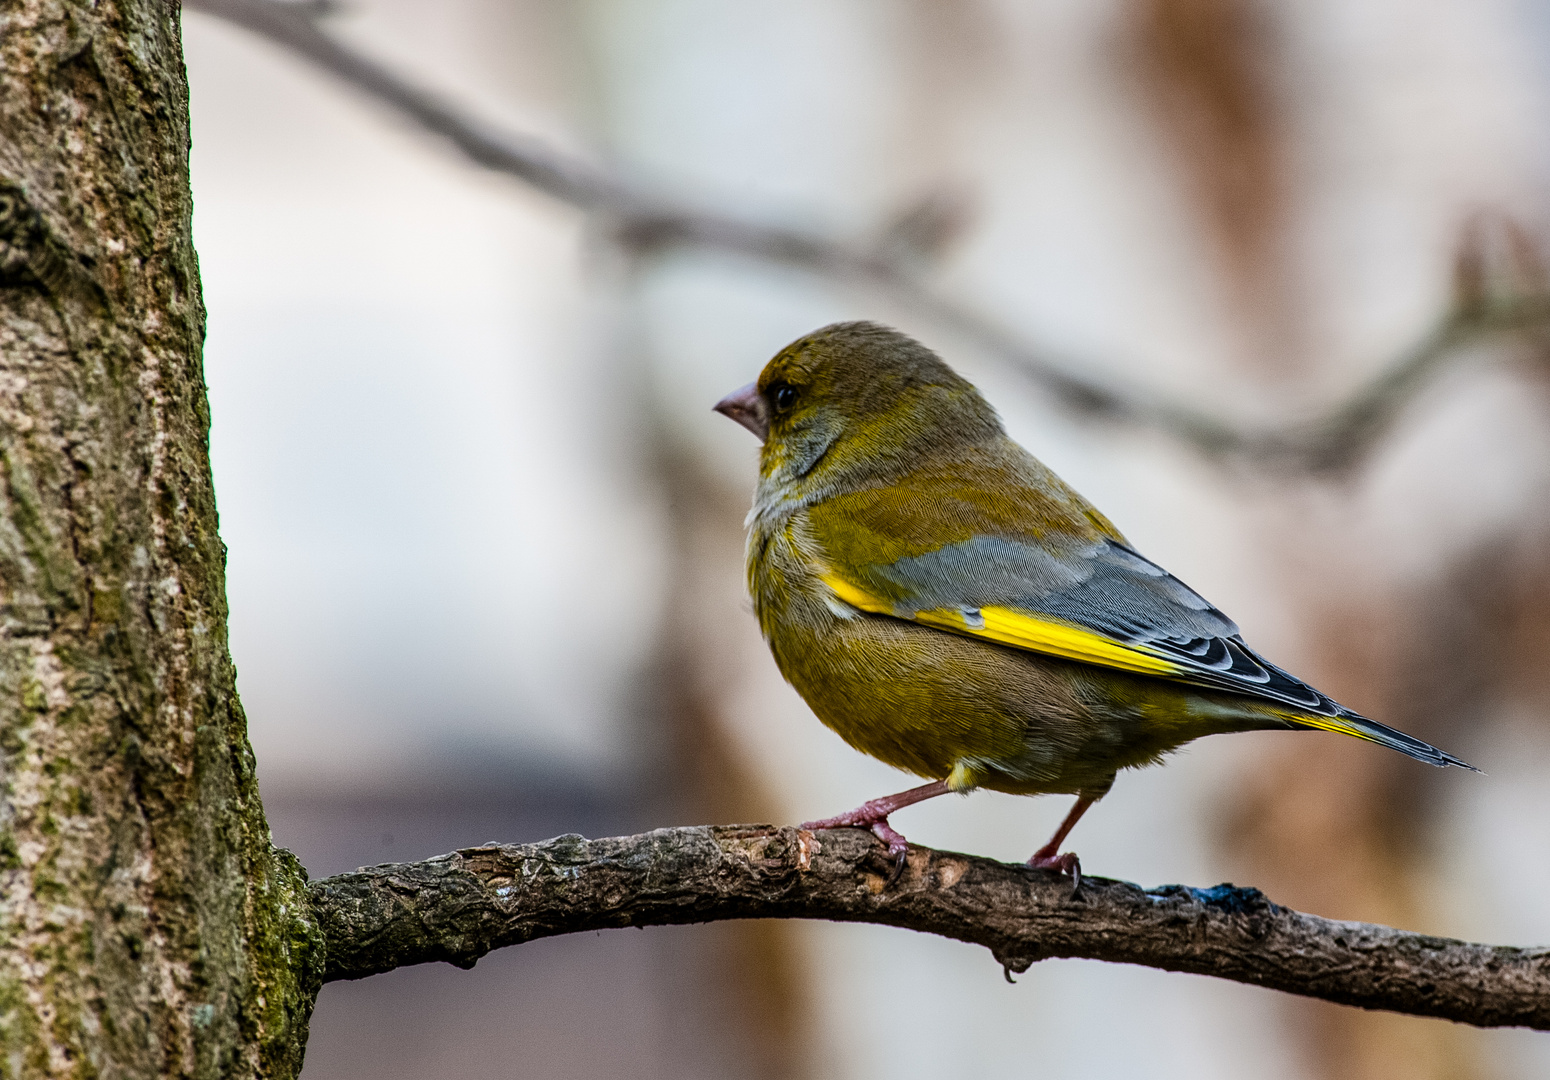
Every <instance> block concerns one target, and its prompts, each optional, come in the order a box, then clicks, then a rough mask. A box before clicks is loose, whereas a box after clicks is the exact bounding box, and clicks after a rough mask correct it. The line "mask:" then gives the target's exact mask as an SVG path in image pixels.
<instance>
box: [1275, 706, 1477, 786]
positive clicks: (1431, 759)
mask: <svg viewBox="0 0 1550 1080" xmlns="http://www.w3.org/2000/svg"><path fill="white" fill-rule="evenodd" d="M1287 719H1288V720H1289V721H1291V723H1292V724H1293V726H1295V727H1301V728H1317V729H1318V730H1320V731H1338V732H1339V733H1340V734H1342V735H1352V736H1355V737H1356V738H1358V739H1365V740H1366V741H1367V742H1373V743H1377V744H1378V745H1380V746H1387V747H1388V748H1389V749H1391V750H1398V751H1399V752H1400V753H1401V754H1406V755H1408V756H1410V757H1413V758H1415V759H1416V760H1417V761H1424V762H1426V763H1427V764H1428V765H1436V766H1437V767H1438V768H1446V767H1447V766H1449V765H1456V766H1458V767H1459V768H1461V769H1468V770H1469V771H1470V772H1479V771H1480V770H1479V769H1477V768H1475V767H1474V766H1473V765H1471V764H1470V763H1469V762H1467V761H1464V760H1462V759H1460V758H1456V757H1454V756H1453V755H1452V754H1449V753H1447V752H1445V751H1442V750H1439V749H1437V748H1436V747H1435V746H1433V745H1432V744H1431V743H1427V742H1422V741H1421V740H1420V739H1417V738H1416V737H1415V736H1413V735H1406V734H1405V733H1404V732H1403V731H1397V730H1395V729H1394V728H1391V727H1388V726H1387V725H1384V724H1380V723H1378V722H1377V721H1376V720H1369V719H1367V718H1366V717H1365V716H1358V715H1357V714H1356V713H1354V712H1351V711H1349V710H1347V709H1341V710H1340V713H1339V714H1338V715H1336V716H1310V715H1308V714H1307V713H1300V714H1297V715H1294V716H1289V717H1287Z"/></svg>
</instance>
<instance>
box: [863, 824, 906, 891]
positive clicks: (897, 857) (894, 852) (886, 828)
mask: <svg viewBox="0 0 1550 1080" xmlns="http://www.w3.org/2000/svg"><path fill="white" fill-rule="evenodd" d="M872 834H873V835H874V836H876V837H877V838H878V839H879V840H881V841H882V842H883V843H885V844H887V845H888V857H889V858H891V859H892V860H893V873H891V874H889V875H888V882H887V884H886V885H885V886H884V888H892V887H893V883H894V882H896V881H898V880H899V878H900V877H901V876H902V875H903V874H904V868H905V867H906V866H908V865H909V861H910V844H909V841H908V840H906V839H904V837H903V836H902V835H901V834H899V833H898V832H896V831H894V829H893V827H892V826H891V825H889V824H888V819H887V818H884V819H883V820H882V821H874V822H873V823H872Z"/></svg>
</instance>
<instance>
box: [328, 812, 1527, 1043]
mask: <svg viewBox="0 0 1550 1080" xmlns="http://www.w3.org/2000/svg"><path fill="white" fill-rule="evenodd" d="M890 869H891V861H890V860H889V859H888V857H887V854H886V851H885V849H884V847H883V845H882V844H881V843H880V842H878V841H875V840H874V839H873V838H872V837H871V836H869V835H868V834H867V833H865V832H863V831H861V830H858V829H835V830H824V831H820V832H816V833H812V832H806V831H803V830H799V829H794V828H775V827H773V826H767V825H750V826H724V827H708V826H700V827H693V828H678V829H659V830H657V831H656V832H650V833H644V834H642V835H639V836H624V837H615V838H613V839H607V840H587V839H584V838H582V837H580V836H561V837H558V838H557V839H554V840H548V841H544V842H543V843H538V844H523V845H488V846H484V847H476V848H465V849H463V850H461V851H456V852H453V853H452V854H450V855H443V856H441V857H440V858H436V859H431V860H429V861H426V862H420V863H398V864H390V865H386V866H374V867H368V868H365V869H362V870H357V871H355V872H353V873H349V874H339V875H336V876H334V877H330V878H325V879H323V880H320V881H317V882H314V883H313V884H312V886H311V894H312V903H313V907H314V911H315V913H316V915H317V918H318V921H319V925H320V926H322V928H323V931H324V934H325V936H326V938H327V941H328V961H327V973H326V975H325V978H326V979H328V980H334V979H359V978H363V977H365V976H367V975H372V974H376V973H378V972H383V971H388V970H391V969H393V968H396V967H403V966H406V965H409V964H422V963H427V962H430V961H438V960H439V961H445V962H447V963H450V964H455V965H457V966H459V967H472V966H473V964H474V963H475V961H477V960H478V959H479V958H480V957H481V956H483V955H484V954H485V953H487V952H489V951H490V950H492V949H497V948H501V947H503V946H506V945H517V944H521V943H522V942H526V941H532V940H533V939H535V938H541V937H551V936H554V935H557V934H568V933H575V932H577V931H583V930H598V929H603V928H607V927H622V926H653V925H662V924H669V923H694V922H709V921H713V920H720V919H754V918H808V919H833V920H838V921H844V922H871V923H879V924H882V925H886V926H897V927H903V928H906V929H910V930H920V931H925V932H928V933H933V934H940V935H942V936H943V937H948V938H954V939H957V940H959V941H966V942H971V943H974V944H978V945H983V946H985V947H986V948H988V949H989V950H990V951H991V953H992V955H993V956H994V957H995V958H996V960H997V961H998V962H999V963H1001V964H1002V965H1003V966H1004V968H1005V969H1006V971H1007V972H1008V977H1009V978H1010V973H1011V972H1020V971H1025V970H1027V969H1028V967H1029V966H1031V965H1032V964H1033V963H1034V962H1035V961H1038V960H1045V959H1049V958H1052V957H1085V958H1088V959H1094V960H1108V961H1115V962H1119V963H1129V964H1142V965H1145V966H1148V967H1155V968H1161V969H1163V970H1166V971H1187V972H1193V973H1195V974H1199V975H1214V976H1217V977H1218V978H1224V979H1231V980H1234V981H1236V982H1243V983H1250V984H1252V985H1255V986H1265V987H1270V988H1272V989H1276V990H1284V991H1287V992H1288V993H1293V994H1302V995H1305V996H1308V997H1316V998H1323V999H1324V1000H1327V1001H1335V1002H1340V1003H1342V1004H1346V1005H1356V1006H1360V1007H1362V1008H1368V1009H1387V1010H1392V1011H1394V1012H1402V1013H1411V1014H1413V1015H1417V1016H1434V1017H1441V1018H1444V1019H1448V1020H1456V1021H1460V1022H1462V1023H1468V1024H1476V1025H1479V1026H1483V1027H1498V1026H1522V1027H1532V1028H1538V1029H1541V1030H1545V1029H1550V948H1511V947H1507V946H1499V945H1473V944H1469V943H1467V942H1462V941H1454V940H1451V939H1448V938H1437V937H1427V936H1424V935H1422V934H1413V933H1408V932H1406V931H1402V930H1394V929H1391V928H1389V927H1386V926H1374V925H1370V924H1367V923H1354V922H1335V921H1333V920H1330V919H1322V918H1319V917H1317V916H1314V915H1304V914H1301V913H1299V912H1296V911H1291V910H1289V909H1287V908H1283V907H1278V906H1277V905H1275V904H1272V903H1271V902H1270V901H1269V900H1267V899H1266V898H1265V897H1264V896H1263V895H1262V894H1260V892H1259V891H1258V890H1256V889H1238V888H1234V887H1233V886H1231V885H1220V886H1217V887H1216V888H1214V889H1190V888H1185V887H1184V886H1180V885H1166V886H1163V887H1161V888H1157V889H1150V890H1143V889H1141V888H1139V887H1138V886H1135V885H1131V884H1128V883H1126V882H1123V881H1111V880H1109V879H1106V878H1092V877H1084V878H1083V879H1082V885H1081V890H1080V893H1079V894H1076V895H1073V892H1072V886H1071V881H1070V879H1069V878H1064V877H1061V876H1059V875H1056V874H1053V873H1050V872H1048V871H1043V870H1031V869H1029V868H1027V867H1024V866H1019V865H1007V864H1004V863H998V862H994V861H992V860H989V859H982V858H976V857H973V856H968V855H958V854H954V853H951V852H945V851H933V850H932V849H930V848H924V847H920V846H918V845H917V846H912V847H911V849H910V854H909V862H908V866H907V867H906V869H905V871H904V873H903V875H902V876H901V877H900V878H899V879H898V880H897V881H896V882H895V883H894V884H892V885H891V886H890V885H888V884H887V880H888V877H889V872H890Z"/></svg>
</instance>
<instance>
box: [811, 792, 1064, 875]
mask: <svg viewBox="0 0 1550 1080" xmlns="http://www.w3.org/2000/svg"><path fill="white" fill-rule="evenodd" d="M947 792H948V787H947V781H946V780H933V781H931V783H929V784H922V785H920V787H918V788H910V789H909V790H908V791H901V792H899V793H898V794H897V795H884V796H883V797H882V798H881V799H873V800H871V801H870V802H864V803H862V804H861V805H860V806H858V807H856V808H855V809H854V810H852V811H850V812H849V813H848V814H840V815H839V816H838V817H831V818H824V819H823V820H822V821H806V822H803V823H802V828H804V829H844V828H857V829H871V830H872V833H873V835H874V836H876V837H877V838H878V839H879V840H881V841H882V842H883V843H885V844H887V845H888V854H889V855H890V856H892V858H893V860H894V873H893V876H894V877H898V876H899V874H900V873H901V872H902V871H903V870H904V860H905V859H906V858H908V856H909V853H910V845H909V841H907V840H905V839H904V837H903V836H902V835H900V834H899V833H898V832H896V831H894V829H893V828H892V827H891V826H890V825H889V824H888V815H889V814H892V813H893V812H894V811H895V810H903V809H904V808H905V807H906V806H913V805H914V804H915V803H918V802H924V801H925V800H927V799H934V798H936V797H937V796H938V795H946V794H947ZM1072 824H1073V825H1074V824H1075V822H1074V821H1073V822H1072ZM1064 835H1065V833H1061V836H1064Z"/></svg>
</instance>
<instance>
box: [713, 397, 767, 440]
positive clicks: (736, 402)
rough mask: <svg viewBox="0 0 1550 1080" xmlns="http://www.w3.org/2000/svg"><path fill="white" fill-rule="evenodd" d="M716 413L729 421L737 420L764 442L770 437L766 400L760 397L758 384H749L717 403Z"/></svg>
mask: <svg viewBox="0 0 1550 1080" xmlns="http://www.w3.org/2000/svg"><path fill="white" fill-rule="evenodd" d="M716 411H717V412H718V413H720V414H721V415H722V416H725V417H726V418H727V419H729V420H736V421H737V422H738V423H739V424H742V425H743V426H744V427H745V428H747V429H748V430H749V431H751V432H753V433H754V434H755V435H757V436H759V441H760V442H764V441H765V440H766V439H768V438H769V437H770V417H769V413H767V412H766V411H765V409H764V399H763V398H762V397H760V396H759V387H758V384H757V383H749V384H748V385H747V386H745V387H743V388H742V389H740V390H734V391H732V392H731V393H730V394H728V395H727V396H726V397H724V398H722V399H721V400H720V401H718V402H716Z"/></svg>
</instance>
